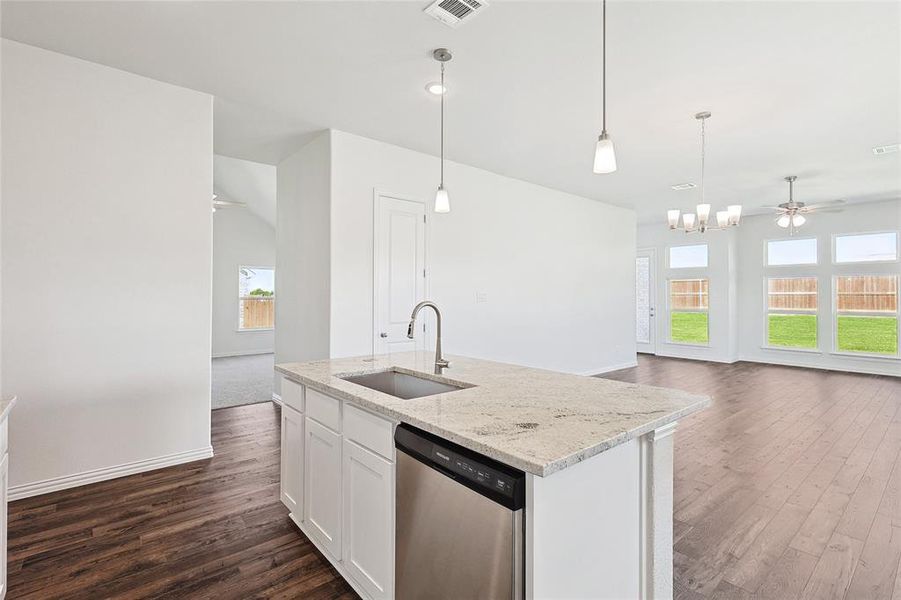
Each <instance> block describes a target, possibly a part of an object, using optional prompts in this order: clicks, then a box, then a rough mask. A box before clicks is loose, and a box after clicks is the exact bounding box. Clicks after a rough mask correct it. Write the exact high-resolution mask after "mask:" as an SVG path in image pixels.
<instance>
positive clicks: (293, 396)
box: [282, 377, 303, 412]
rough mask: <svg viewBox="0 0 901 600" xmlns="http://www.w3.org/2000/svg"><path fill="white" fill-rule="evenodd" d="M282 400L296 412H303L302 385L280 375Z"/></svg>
mask: <svg viewBox="0 0 901 600" xmlns="http://www.w3.org/2000/svg"><path fill="white" fill-rule="evenodd" d="M282 402H283V403H284V404H285V405H286V406H290V407H291V408H293V409H294V410H296V411H298V412H303V386H302V385H300V384H299V383H297V382H296V381H291V380H290V379H288V378H287V377H282Z"/></svg>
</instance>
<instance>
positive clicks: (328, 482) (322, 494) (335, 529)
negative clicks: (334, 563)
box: [303, 417, 341, 560]
mask: <svg viewBox="0 0 901 600" xmlns="http://www.w3.org/2000/svg"><path fill="white" fill-rule="evenodd" d="M304 426H305V429H306V431H305V432H304V440H305V442H306V443H305V446H304V480H303V483H304V485H303V488H304V490H303V492H304V506H303V509H304V510H303V516H304V523H305V525H306V526H307V530H308V533H309V534H310V535H312V536H315V537H316V540H317V541H318V542H319V543H320V544H322V546H323V547H324V548H325V549H326V550H328V551H329V552H330V553H331V555H332V556H333V557H334V558H337V559H338V560H340V559H341V436H340V435H338V434H337V433H335V432H334V431H332V430H330V429H328V428H326V427H324V426H323V425H320V424H319V423H318V422H316V421H314V420H313V419H311V418H310V417H307V418H306V420H305V423H304Z"/></svg>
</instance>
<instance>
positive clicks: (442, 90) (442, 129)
mask: <svg viewBox="0 0 901 600" xmlns="http://www.w3.org/2000/svg"><path fill="white" fill-rule="evenodd" d="M445 95H447V88H446V87H444V63H441V189H444V96H445Z"/></svg>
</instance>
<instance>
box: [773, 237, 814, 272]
mask: <svg viewBox="0 0 901 600" xmlns="http://www.w3.org/2000/svg"><path fill="white" fill-rule="evenodd" d="M766 264H767V265H768V266H770V267H781V266H785V265H815V264H817V239H816V238H805V239H796V240H770V241H768V242H767V243H766Z"/></svg>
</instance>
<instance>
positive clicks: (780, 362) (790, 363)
mask: <svg viewBox="0 0 901 600" xmlns="http://www.w3.org/2000/svg"><path fill="white" fill-rule="evenodd" d="M851 358H852V359H856V358H857V357H851ZM739 360H741V362H750V363H757V364H764V365H777V366H780V367H797V368H799V369H816V370H818V371H835V372H837V373H857V374H860V375H882V376H885V377H897V376H898V375H897V374H896V373H890V372H889V370H888V369H882V368H880V367H878V366H871V365H868V364H863V365H861V364H855V363H853V362H851V361H848V364H847V365H842V366H832V365H815V364H804V363H803V362H798V361H794V360H791V359H790V358H785V359H784V358H781V357H773V358H770V357H766V358H762V357H754V358H749V357H746V356H743V357H741V359H739Z"/></svg>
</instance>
